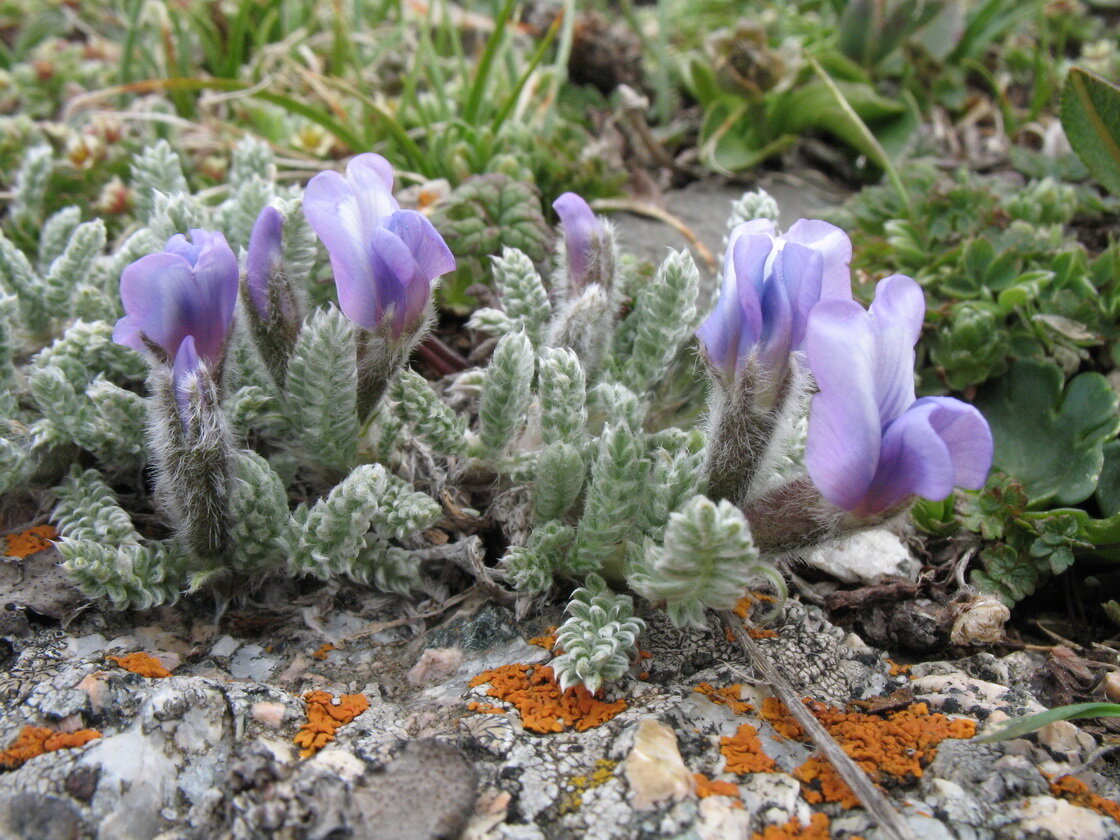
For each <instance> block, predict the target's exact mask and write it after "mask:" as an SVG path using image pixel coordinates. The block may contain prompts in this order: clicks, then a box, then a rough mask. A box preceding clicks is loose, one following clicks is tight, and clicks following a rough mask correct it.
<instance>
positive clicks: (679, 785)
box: [624, 717, 696, 811]
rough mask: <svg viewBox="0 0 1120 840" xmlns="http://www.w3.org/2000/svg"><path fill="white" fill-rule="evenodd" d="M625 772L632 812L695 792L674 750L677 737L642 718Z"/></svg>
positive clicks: (659, 724)
mask: <svg viewBox="0 0 1120 840" xmlns="http://www.w3.org/2000/svg"><path fill="white" fill-rule="evenodd" d="M624 772H625V774H626V781H628V782H629V783H630V791H631V793H633V795H634V797H633V803H634V808H635V809H637V810H639V811H645V810H648V809H650V808H652V807H654V806H655V805H656V804H658V803H661V802H665V801H666V800H673V801H679V800H681V799H684V798H685V797H686V796H688V795H689V794H691V793H692V792H693V790H694V789H695V788H696V781H695V779H693V778H692V773H690V772H689V770H688V768H687V767H686V766H685V763H684V760H683V759H681V753H680V750H679V749H678V748H677V736H676V733H675V732H673V730H672V729H671V728H670V727H668V726H666V725H665V724H663V723H661V722H660V721H659V720H657V719H656V718H650V717H647V718H642V719H641V720H640V721H639V722H638V731H637V733H636V734H635V736H634V747H633V749H631V750H630V754H629V755H628V756H626V762H625V765H624Z"/></svg>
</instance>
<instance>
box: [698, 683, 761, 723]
mask: <svg viewBox="0 0 1120 840" xmlns="http://www.w3.org/2000/svg"><path fill="white" fill-rule="evenodd" d="M742 690H743V686H742V683H733V684H731V685H725V686H724V687H723V688H716V687H715V686H714V685H712V684H711V683H706V682H702V683H700V685H698V686H696V688H694V689H693V691H696V692H697V693H699V694H703V695H704V696H705V697H707V698H708V699H709V700H711V701H712V702H713V703H715V704H716V705H717V706H727V707H728V708H729V709H731V711H733V712H734V713H735V714H737V715H745V714H749V713H750V712H753V711H754V706H752V705H751V704H750V703H747V702H746V701H745V700H743V699H742Z"/></svg>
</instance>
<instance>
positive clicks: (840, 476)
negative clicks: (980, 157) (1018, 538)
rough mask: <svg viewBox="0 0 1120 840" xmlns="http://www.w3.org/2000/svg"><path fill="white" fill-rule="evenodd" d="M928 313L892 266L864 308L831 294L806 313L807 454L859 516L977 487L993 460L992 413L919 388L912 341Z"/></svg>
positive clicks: (821, 481) (835, 496)
mask: <svg viewBox="0 0 1120 840" xmlns="http://www.w3.org/2000/svg"><path fill="white" fill-rule="evenodd" d="M924 315H925V297H924V295H923V294H922V290H921V287H919V286H918V284H917V283H915V282H914V281H913V280H911V279H910V278H909V277H905V276H903V275H900V274H896V275H894V276H892V277H888V278H886V279H885V280H882V281H880V283H879V285H878V286H877V287H876V289H875V300H874V302H873V303H872V304H871V308H870V309H867V310H865V309H864V308H863V307H862V306H860V305H859V304H858V303H856V302H854V301H851V300H825V301H822V302H821V303H820V304H818V305H817V306H816V307H815V308H814V309H813V312H812V314H811V315H810V316H809V321H808V333H807V336H806V341H805V344H806V351H807V354H808V358H809V368H810V370H811V371H812V373H813V377H814V379H815V380H816V383H817V387H818V389H819V391H818V393H817V394H816V395H814V396H813V399H812V403H811V405H810V410H809V434H808V439H807V441H806V449H805V463H806V467H807V468H808V470H809V475H810V477H811V478H812V480H813V483H814V484H815V485H816V487H817V489H818V490H819V491H820V493H821V495H823V496H824V498H825V499H827V500H828V501H829V502H831V503H832V504H833V505H835V506H836V507H839V508H842V509H843V510H846V511H849V512H851V513H852V514H854V515H855V516H857V517H860V518H863V517H868V516H872V515H875V514H879V513H885V512H890V511H892V510H894V509H897V508H899V507H900V506H901V505H903V504H905V503H907V502H908V501H909V500H911V499H912V498H913V497H915V496H921V497H922V498H925V499H932V500H940V499H944V498H946V497H947V496H948V495H949V494H950V493H952V491H953V487H965V488H968V489H972V490H978V489H980V488H981V487H983V486H984V482H985V481H986V479H987V476H988V470H989V468H990V467H991V463H992V435H991V431H990V430H989V428H988V423H987V421H986V420H985V419H984V417H983V415H981V414H980V412H979V411H977V410H976V409H975V408H974V407H973V406H971V405H968V404H967V403H964V402H961V401H960V400H956V399H952V398H950V397H925V398H923V399H920V400H919V399H915V395H914V344H915V342H916V341H917V340H918V335H919V333H920V332H921V328H922V320H923V318H924Z"/></svg>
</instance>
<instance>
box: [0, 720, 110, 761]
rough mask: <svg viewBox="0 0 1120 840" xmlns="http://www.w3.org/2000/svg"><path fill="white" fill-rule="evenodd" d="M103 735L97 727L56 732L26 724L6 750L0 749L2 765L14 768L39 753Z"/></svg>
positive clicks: (78, 745) (76, 745)
mask: <svg viewBox="0 0 1120 840" xmlns="http://www.w3.org/2000/svg"><path fill="white" fill-rule="evenodd" d="M100 737H101V733H100V732H98V731H97V730H96V729H81V730H79V731H77V732H56V731H55V730H53V729H47V728H46V727H44V726H25V727H23V729H22V730H20V733H19V735H17V736H16V739H15V740H14V741H13V742H12V744H11V746H9V747H8V748H7V749H6V750H0V767H3V768H5V769H8V770H14V769H15V768H16V767H19V766H20V765H21V764H23V763H24V762H25V761H29V760H30V759H32V758H34V757H35V756H37V755H42V754H43V753H48V752H54V751H55V750H66V749H72V748H73V747H80V746H82V745H83V744H88V743H89V742H90V741H93V740H95V739H97V738H100Z"/></svg>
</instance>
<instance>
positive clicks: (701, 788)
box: [692, 773, 743, 808]
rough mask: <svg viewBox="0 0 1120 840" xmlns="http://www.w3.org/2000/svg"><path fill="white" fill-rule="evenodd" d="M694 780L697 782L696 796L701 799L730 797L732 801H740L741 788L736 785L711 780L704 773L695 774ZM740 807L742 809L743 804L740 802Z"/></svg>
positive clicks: (693, 775)
mask: <svg viewBox="0 0 1120 840" xmlns="http://www.w3.org/2000/svg"><path fill="white" fill-rule="evenodd" d="M692 778H694V779H695V780H696V795H697V796H699V797H700V798H701V799H705V798H707V797H709V796H730V797H731V798H732V799H736V800H738V799H739V786H738V785H736V784H733V783H731V782H721V781H718V780H714V779H709V778H708V777H707V776H705V775H704V774H703V773H693V774H692ZM738 806H739V807H740V808H742V807H743V803H742V802H741V801H740V802H738Z"/></svg>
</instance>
